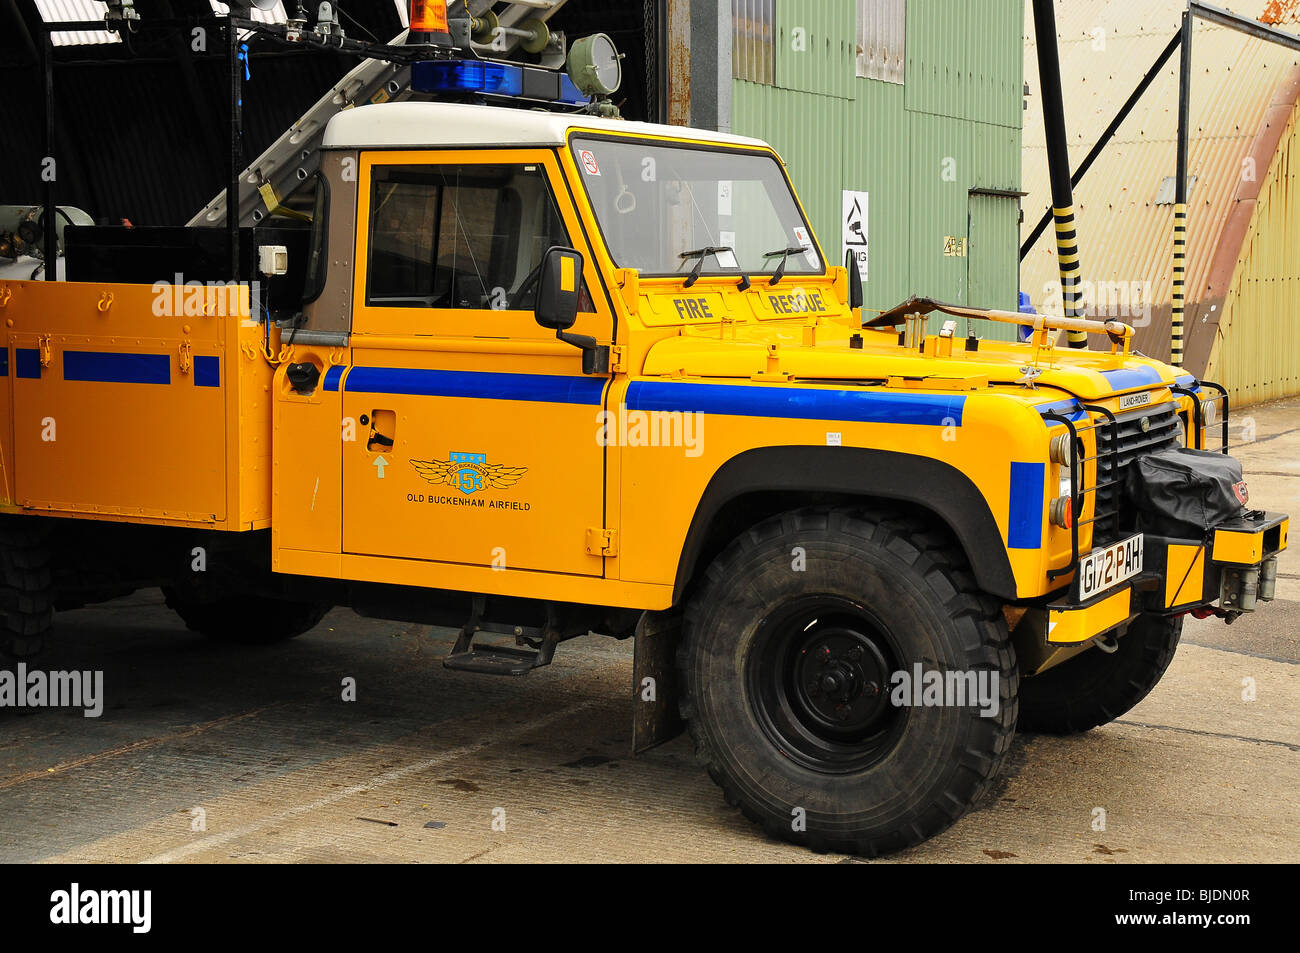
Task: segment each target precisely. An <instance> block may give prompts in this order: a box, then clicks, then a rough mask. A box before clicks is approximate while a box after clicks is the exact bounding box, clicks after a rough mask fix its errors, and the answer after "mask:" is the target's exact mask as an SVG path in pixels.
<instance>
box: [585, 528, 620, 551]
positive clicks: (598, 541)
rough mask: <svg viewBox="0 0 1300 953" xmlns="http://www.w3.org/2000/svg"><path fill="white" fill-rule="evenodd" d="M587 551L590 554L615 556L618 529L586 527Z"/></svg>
mask: <svg viewBox="0 0 1300 953" xmlns="http://www.w3.org/2000/svg"><path fill="white" fill-rule="evenodd" d="M587 553H588V554H589V555H592V556H617V555H618V530H616V529H604V528H603V527H601V528H597V527H592V528H590V529H588V530H587Z"/></svg>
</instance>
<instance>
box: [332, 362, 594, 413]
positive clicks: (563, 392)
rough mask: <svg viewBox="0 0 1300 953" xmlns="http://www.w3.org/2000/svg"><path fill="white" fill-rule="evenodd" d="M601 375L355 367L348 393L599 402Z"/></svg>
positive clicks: (574, 402)
mask: <svg viewBox="0 0 1300 953" xmlns="http://www.w3.org/2000/svg"><path fill="white" fill-rule="evenodd" d="M605 384H606V379H605V378H603V377H553V376H551V375H548V374H497V373H486V372H478V371H431V370H421V369H417V368H408V367H354V368H352V372H351V373H350V374H348V382H347V392H348V393H349V394H403V395H406V396H415V397H476V398H478V399H480V400H526V401H534V402H537V403H545V404H591V405H594V406H595V405H599V404H600V402H601V398H602V396H603V395H604V393H605Z"/></svg>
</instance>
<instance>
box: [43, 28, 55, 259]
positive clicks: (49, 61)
mask: <svg viewBox="0 0 1300 953" xmlns="http://www.w3.org/2000/svg"><path fill="white" fill-rule="evenodd" d="M41 51H42V54H43V57H42V58H43V59H44V63H43V66H44V68H45V159H44V160H43V161H42V162H41V179H42V180H43V181H44V182H45V236H44V238H45V280H46V281H58V280H59V237H58V223H57V221H56V216H57V214H58V213H57V211H56V206H55V201H54V180H55V178H57V177H58V171H59V166H58V162H57V160H54V153H55V142H54V38H53V36H52V35H51V34H50V31H49V30H48V29H46V30H45V42H44V44H43V45H42V47H41ZM51 160H54V167H53V168H49V167H47V166H46V162H50V161H51Z"/></svg>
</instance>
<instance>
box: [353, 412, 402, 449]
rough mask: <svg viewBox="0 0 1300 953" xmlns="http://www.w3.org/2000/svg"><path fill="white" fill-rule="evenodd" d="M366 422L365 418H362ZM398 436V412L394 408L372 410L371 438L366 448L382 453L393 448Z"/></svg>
mask: <svg viewBox="0 0 1300 953" xmlns="http://www.w3.org/2000/svg"><path fill="white" fill-rule="evenodd" d="M361 422H362V423H363V424H364V423H365V418H364V417H363V418H362V419H361ZM396 437H397V412H396V411H392V410H372V411H371V412H370V438H369V439H368V440H367V441H366V449H367V450H370V451H378V452H380V453H382V452H383V451H385V450H392V449H393V442H394V440H395V439H396Z"/></svg>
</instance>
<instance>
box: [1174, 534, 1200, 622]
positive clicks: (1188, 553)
mask: <svg viewBox="0 0 1300 953" xmlns="http://www.w3.org/2000/svg"><path fill="white" fill-rule="evenodd" d="M1204 554H1205V547H1204V546H1178V545H1173V546H1170V547H1169V556H1168V560H1169V561H1168V564H1167V566H1166V569H1165V606H1166V607H1169V606H1181V605H1186V604H1187V603H1189V602H1200V601H1201V595H1202V592H1203V590H1204V588H1205V560H1204V559H1202V558H1201V557H1202V556H1203V555H1204Z"/></svg>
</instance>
